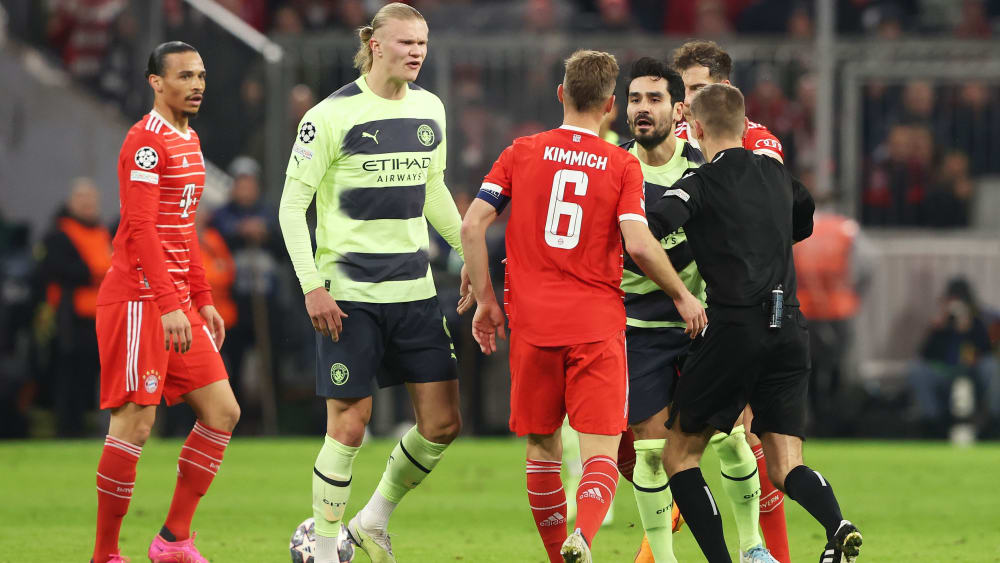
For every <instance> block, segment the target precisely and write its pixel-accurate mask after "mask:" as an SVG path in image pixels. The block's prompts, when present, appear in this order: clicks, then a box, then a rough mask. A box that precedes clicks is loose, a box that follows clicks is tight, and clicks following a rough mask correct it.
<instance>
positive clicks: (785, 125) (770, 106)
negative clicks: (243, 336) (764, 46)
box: [746, 65, 791, 141]
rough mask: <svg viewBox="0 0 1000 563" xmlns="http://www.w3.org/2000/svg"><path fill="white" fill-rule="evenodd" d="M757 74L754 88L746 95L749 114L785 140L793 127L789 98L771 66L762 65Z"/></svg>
mask: <svg viewBox="0 0 1000 563" xmlns="http://www.w3.org/2000/svg"><path fill="white" fill-rule="evenodd" d="M756 74H757V77H756V78H757V79H756V81H755V84H754V87H753V90H752V91H751V92H750V93H749V94H748V95H747V97H746V112H747V115H750V116H753V119H754V120H755V121H756V122H758V123H766V124H767V126H768V127H770V128H771V131H772V132H773V133H774V134H775V136H777V137H778V138H779V139H781V140H782V141H784V140H785V139H786V138H787V137H788V132H789V129H790V127H791V123H790V121H789V119H788V117H789V102H788V98H787V97H785V93H784V92H783V91H782V90H781V86H780V85H779V84H778V82H777V79H776V78H775V76H774V70H773V69H772V68H771V67H769V66H767V65H762V66H761V67H760V68H758V69H757V73H756Z"/></svg>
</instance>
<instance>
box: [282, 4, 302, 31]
mask: <svg viewBox="0 0 1000 563" xmlns="http://www.w3.org/2000/svg"><path fill="white" fill-rule="evenodd" d="M304 29H305V26H304V25H303V24H302V16H301V15H300V14H299V12H298V11H296V10H295V8H293V7H291V6H289V5H287V4H286V5H283V6H281V7H280V8H278V9H277V10H275V12H274V32H275V33H287V34H289V35H299V34H301V33H302V31H303V30H304Z"/></svg>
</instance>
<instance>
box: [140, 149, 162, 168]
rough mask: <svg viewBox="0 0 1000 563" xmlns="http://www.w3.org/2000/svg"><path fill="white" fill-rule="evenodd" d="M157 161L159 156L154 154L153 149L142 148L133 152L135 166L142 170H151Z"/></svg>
mask: <svg viewBox="0 0 1000 563" xmlns="http://www.w3.org/2000/svg"><path fill="white" fill-rule="evenodd" d="M159 161H160V155H158V154H156V151H155V150H154V149H153V147H142V148H141V149H139V150H137V151H135V164H136V166H138V167H139V168H142V169H143V170H152V169H153V168H155V167H156V163H158V162H159Z"/></svg>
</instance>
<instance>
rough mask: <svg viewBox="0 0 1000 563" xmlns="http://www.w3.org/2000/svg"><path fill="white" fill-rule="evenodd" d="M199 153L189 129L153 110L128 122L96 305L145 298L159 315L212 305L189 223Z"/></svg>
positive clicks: (200, 169)
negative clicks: (116, 213) (114, 223)
mask: <svg viewBox="0 0 1000 563" xmlns="http://www.w3.org/2000/svg"><path fill="white" fill-rule="evenodd" d="M204 188H205V159H204V157H203V156H202V154H201V143H200V142H199V140H198V134H197V133H195V132H194V129H191V128H188V130H187V133H185V134H181V132H180V131H178V130H177V129H175V128H174V127H173V126H172V125H170V123H168V122H167V120H165V119H164V118H163V117H162V116H160V115H159V114H158V113H157V112H156V111H155V110H154V111H152V112H150V113H149V114H148V115H146V117H144V118H143V119H142V120H141V121H139V122H138V123H136V124H135V125H133V126H132V128H131V129H129V132H128V135H127V136H126V137H125V142H124V144H122V148H121V152H119V154H118V195H119V198H120V206H121V220H120V222H119V224H118V231H117V232H116V233H115V238H114V241H113V247H114V252H113V254H112V256H111V269H110V270H109V271H108V275H107V276H106V277H105V278H104V282H103V283H102V284H101V289H100V292H99V294H98V298H97V303H98V305H103V304H108V303H116V302H120V301H137V300H150V299H151V300H153V301H155V302H156V304H157V305H158V306H159V309H160V314H165V313H169V312H170V311H173V310H175V309H180V308H184V309H190V308H191V303H192V300H193V302H194V305H195V306H196V307H197V308H201V307H203V306H205V305H211V304H212V294H211V288H210V287H209V285H208V282H207V281H205V267H204V263H203V262H202V259H201V251H200V248H199V246H198V236H197V235H196V234H195V230H194V217H195V212H196V211H197V210H198V202H199V201H200V200H201V192H202V190H204Z"/></svg>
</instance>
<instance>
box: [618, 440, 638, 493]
mask: <svg viewBox="0 0 1000 563" xmlns="http://www.w3.org/2000/svg"><path fill="white" fill-rule="evenodd" d="M633 470H635V434H633V433H632V429H631V428H627V429H626V430H625V431H624V432H622V440H621V442H618V471H619V472H620V473H621V474H622V477H624V478H625V480H626V481H628V482H629V483H631V482H632V471H633Z"/></svg>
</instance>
